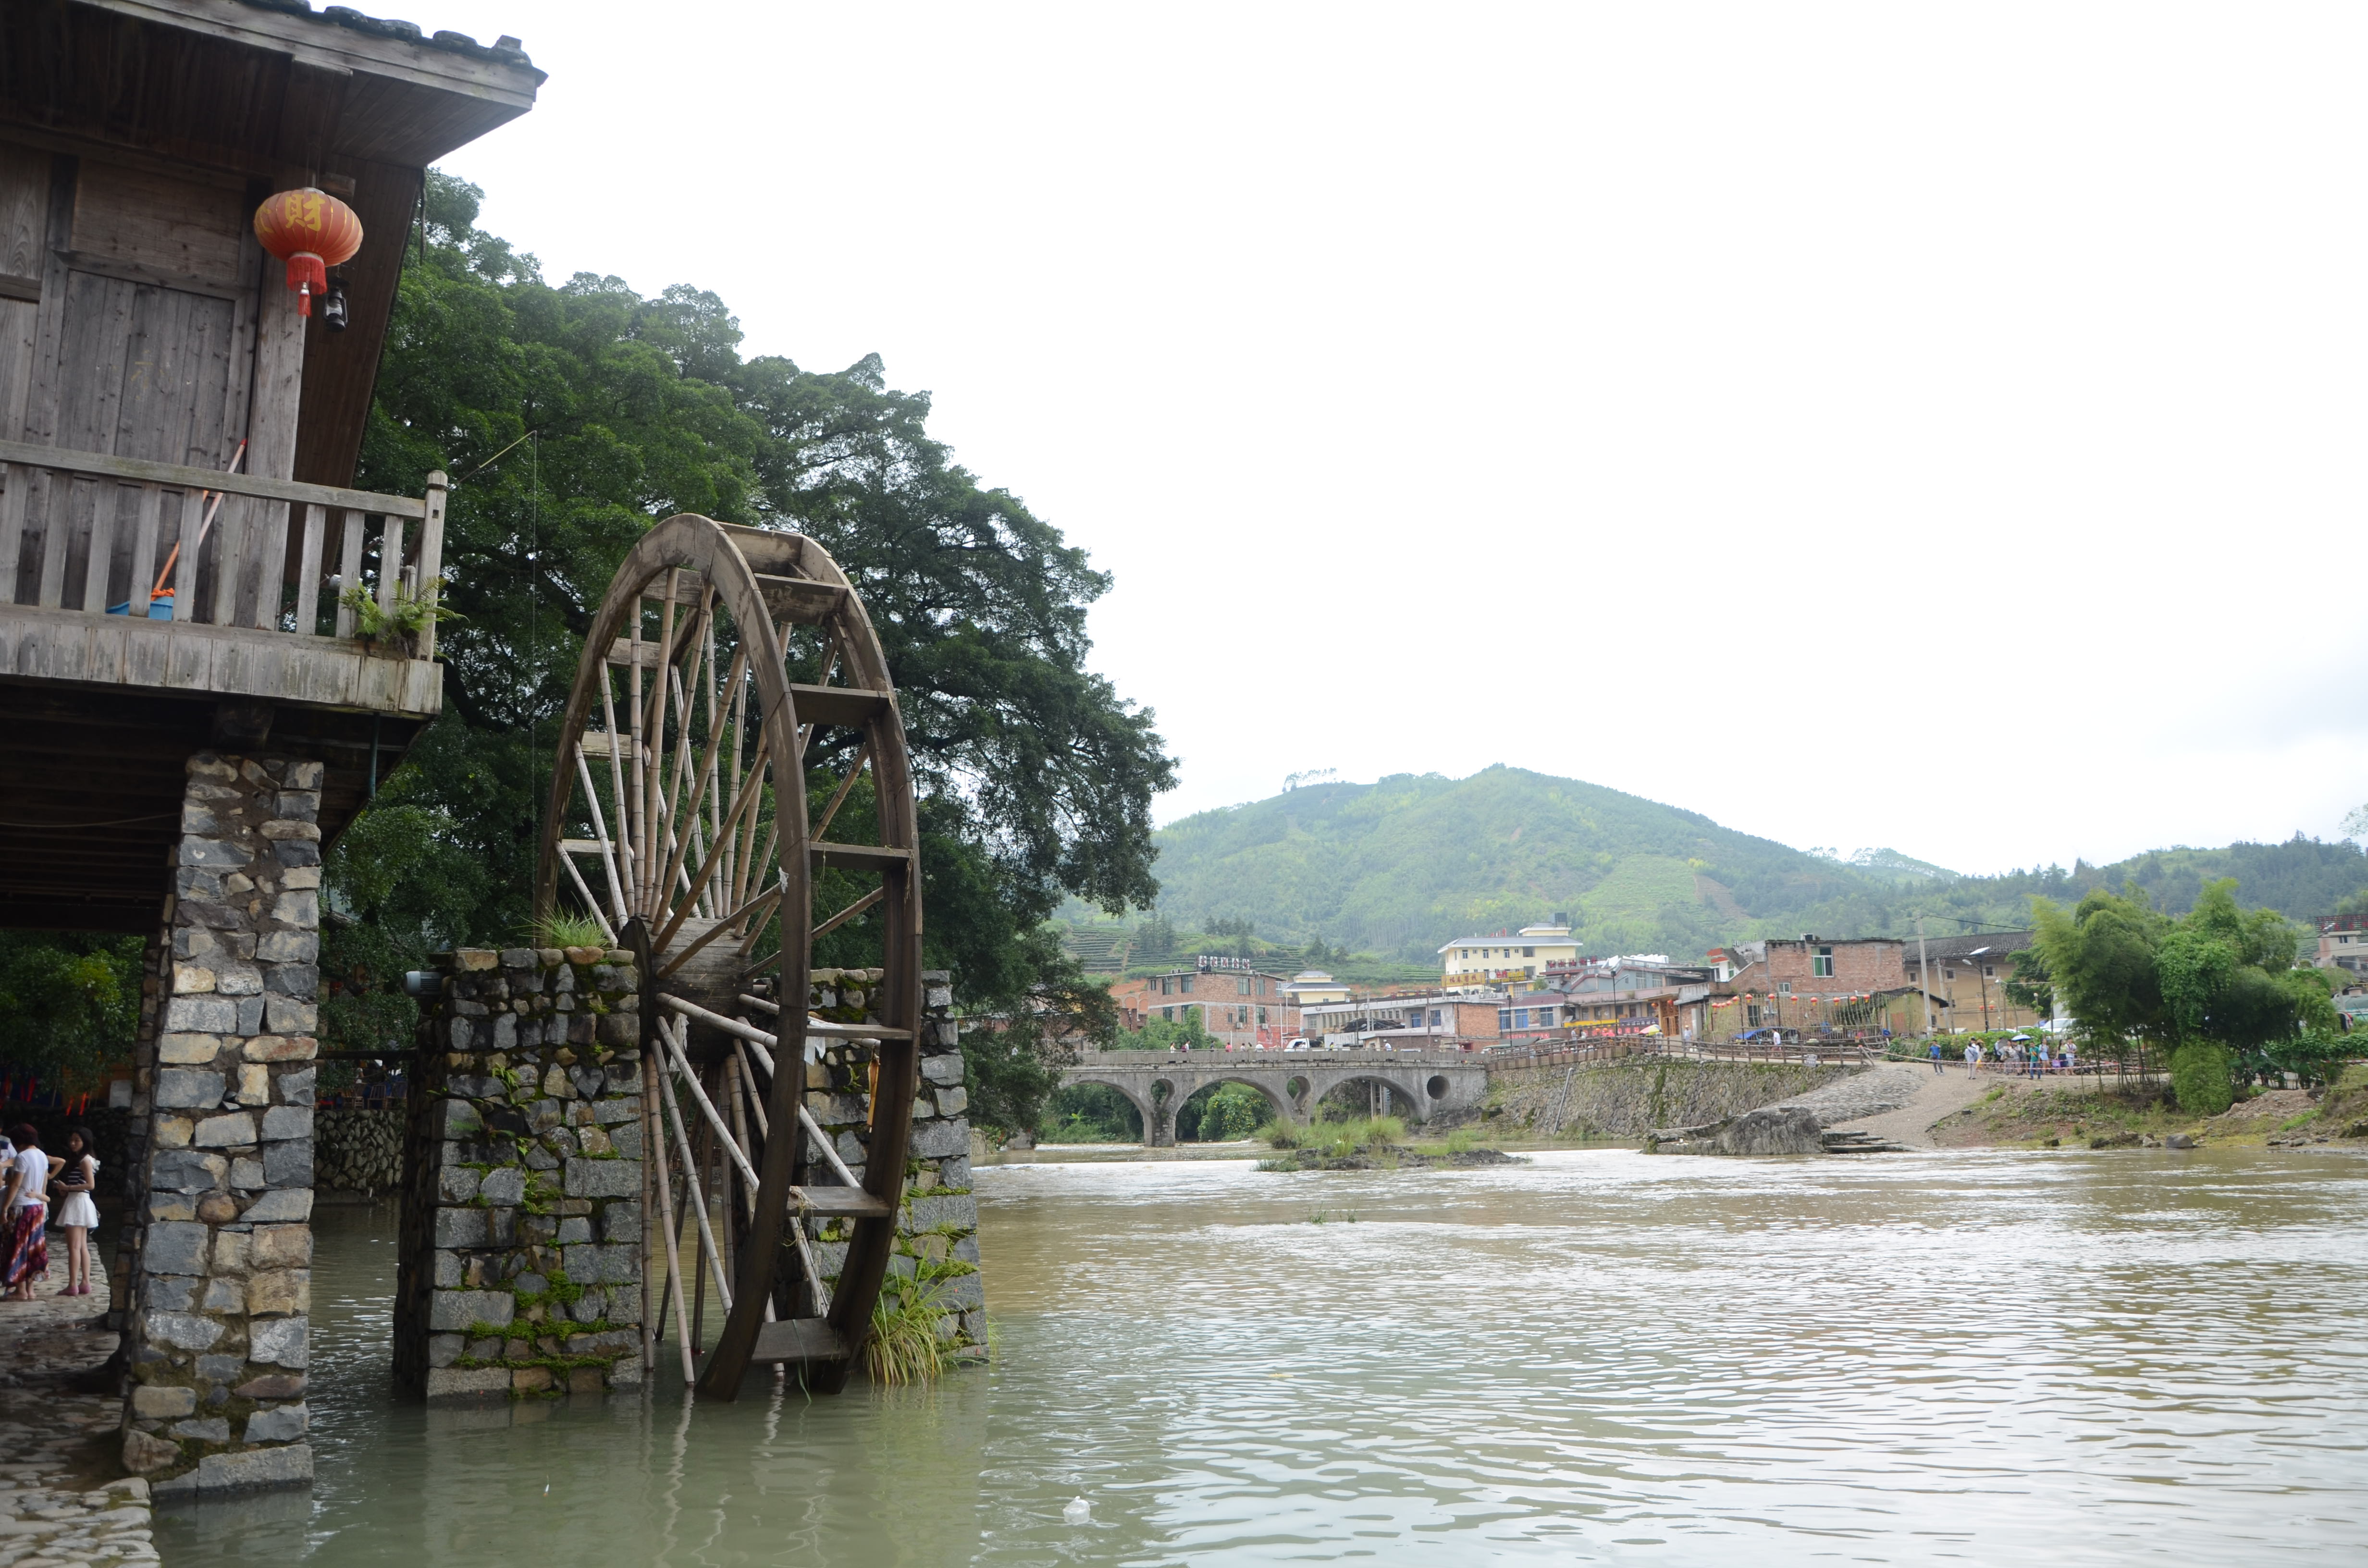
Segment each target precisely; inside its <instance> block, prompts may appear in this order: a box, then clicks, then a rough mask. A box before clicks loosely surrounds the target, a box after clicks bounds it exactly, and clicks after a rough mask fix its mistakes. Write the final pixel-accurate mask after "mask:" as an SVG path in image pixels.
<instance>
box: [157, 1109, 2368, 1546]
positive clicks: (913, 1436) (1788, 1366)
mask: <svg viewBox="0 0 2368 1568" xmlns="http://www.w3.org/2000/svg"><path fill="white" fill-rule="evenodd" d="M976 1180H977V1185H978V1192H979V1196H980V1199H981V1206H982V1210H983V1215H984V1218H983V1223H982V1244H983V1247H984V1252H985V1275H986V1289H987V1300H988V1305H989V1307H990V1309H991V1311H992V1312H993V1314H994V1317H995V1319H996V1324H997V1325H998V1334H999V1338H998V1342H997V1344H996V1363H995V1365H994V1367H993V1369H990V1370H984V1371H981V1370H973V1371H968V1372H964V1373H961V1374H958V1375H956V1376H954V1377H952V1378H951V1379H950V1380H949V1381H944V1382H942V1383H940V1384H939V1385H938V1386H936V1387H934V1388H929V1389H919V1390H914V1389H905V1390H894V1391H875V1390H871V1389H870V1388H868V1387H865V1386H863V1385H861V1384H858V1385H856V1387H855V1388H854V1389H853V1390H851V1391H850V1392H848V1393H847V1394H845V1395H842V1396H840V1397H837V1398H827V1399H817V1400H813V1401H808V1400H806V1399H805V1398H804V1397H803V1396H802V1395H801V1394H799V1393H797V1392H794V1391H792V1392H790V1393H788V1394H787V1395H785V1396H784V1395H772V1394H768V1393H766V1392H762V1389H761V1386H760V1385H752V1390H751V1392H750V1393H749V1394H748V1395H746V1396H744V1398H743V1399H742V1400H741V1401H740V1403H737V1404H735V1405H723V1404H718V1403H712V1402H710V1403H702V1404H700V1406H699V1407H698V1408H697V1409H695V1410H693V1409H689V1408H687V1406H686V1404H685V1402H684V1400H683V1398H682V1396H681V1395H680V1393H679V1392H673V1391H668V1392H664V1393H662V1394H661V1395H660V1396H659V1397H657V1398H655V1399H654V1400H651V1401H648V1402H643V1401H641V1400H632V1401H614V1402H609V1403H605V1404H603V1403H598V1402H581V1403H575V1404H570V1405H559V1406H553V1405H550V1404H541V1403H536V1404H529V1405H524V1406H520V1407H518V1408H516V1409H514V1410H513V1409H508V1408H503V1409H496V1410H491V1411H479V1412H466V1413H462V1412H444V1411H438V1412H434V1413H430V1412H427V1411H425V1410H423V1409H421V1408H419V1407H417V1406H416V1405H406V1404H404V1403H398V1402H397V1401H395V1400H394V1399H393V1397H392V1396H391V1395H390V1394H389V1393H388V1392H387V1388H388V1370H387V1367H388V1354H387V1348H386V1335H387V1332H388V1323H389V1312H388V1307H387V1299H388V1293H389V1290H390V1289H391V1286H392V1282H393V1272H394V1236H395V1225H394V1217H393V1212H392V1210H384V1209H381V1210H343V1211H337V1210H324V1212H323V1214H322V1216H321V1224H320V1239H319V1257H318V1259H317V1263H316V1268H315V1272H314V1275H313V1299H314V1304H315V1312H316V1317H315V1331H314V1345H315V1348H314V1360H313V1395H312V1407H313V1437H314V1441H315V1443H316V1445H317V1447H318V1452H319V1460H318V1462H319V1467H320V1479H319V1483H318V1484H317V1486H316V1487H315V1489H314V1492H313V1495H312V1496H311V1497H310V1498H309V1499H307V1498H302V1497H288V1496H283V1497H279V1498H268V1499H264V1500H262V1501H260V1502H248V1503H244V1504H237V1505H212V1506H203V1507H199V1508H194V1509H183V1510H177V1511H174V1512H170V1513H167V1514H165V1515H161V1516H160V1517H159V1521H158V1530H157V1544H158V1546H159V1548H160V1549H161V1551H163V1554H164V1558H165V1563H166V1564H167V1565H168V1568H184V1565H189V1568H194V1565H198V1564H217V1563H219V1564H224V1565H228V1564H233V1563H235V1564H255V1563H264V1562H316V1563H324V1564H347V1563H351V1564H377V1563H390V1564H392V1563H400V1564H404V1565H405V1568H426V1565H434V1568H453V1565H461V1568H466V1565H472V1564H479V1563H485V1564H492V1563H504V1564H525V1563H541V1562H551V1563H564V1564H597V1565H602V1568H608V1565H616V1568H627V1565H639V1564H644V1563H667V1564H738V1563H768V1564H769V1563H783V1564H847V1565H850V1568H885V1565H889V1564H928V1565H934V1564H952V1563H982V1564H1015V1565H1016V1564H1040V1563H1041V1564H1057V1563H1068V1562H1091V1563H1145V1564H1152V1563H1170V1562H1193V1563H1309V1562H1382V1563H1419V1564H1424V1565H1426V1568H1427V1565H1430V1564H1442V1563H1446V1564H1452V1563H1479V1562H1655V1563H1697V1562H1698V1563H1717V1564H1734V1563H1746V1564H1750V1565H1752V1568H1767V1565H1772V1564H1782V1563H1794V1562H1801V1563H1807V1562H1817V1563H1842V1562H1969V1563H2000V1562H2016V1561H2018V1560H2019V1561H2023V1562H2048V1563H2050V1564H2066V1563H2109V1562H2111V1563H2119V1562H2214V1563H2218V1562H2268V1561H2271V1560H2272V1559H2275V1560H2276V1561H2278V1562H2281V1563H2294V1562H2305V1563H2306V1562H2352V1563H2356V1562H2362V1561H2363V1560H2368V1463H2363V1449H2368V1160H2363V1159H2359V1158H2354V1157H2349V1156H2340V1155H2339V1156H2329V1155H2324V1154H2322V1155H2317V1156H2312V1155H2305V1154H2299V1153H2280V1152H2274V1151H2269V1152H2264V1151H2234V1150H2232V1151H2215V1150H2203V1151H2197V1152H2194V1153H2173V1152H2169V1151H2148V1150H2133V1151H2123V1152H2114V1153H2044V1154H2043V1153H1951V1154H1945V1155H1941V1154H1934V1155H1895V1156H1867V1157H1863V1158H1861V1159H1857V1160H1844V1159H1840V1158H1828V1159H1822V1160H1786V1161H1773V1160H1771V1161H1727V1160H1705V1159H1686V1158H1676V1157H1668V1156H1663V1157H1659V1158H1652V1157H1647V1156H1644V1155H1640V1154H1635V1153H1627V1152H1624V1151H1602V1152H1575V1153H1545V1154H1541V1155H1538V1156H1536V1157H1535V1158H1534V1160H1533V1162H1532V1163H1531V1164H1528V1165H1520V1166H1514V1167H1508V1168H1500V1169H1494V1170H1482V1171H1470V1172H1456V1173H1445V1172H1439V1173H1434V1172H1372V1173H1357V1174H1333V1175H1261V1174H1259V1173H1258V1172H1256V1171H1255V1170H1254V1169H1252V1167H1251V1165H1249V1164H1248V1163H1247V1162H1243V1163H1238V1164H1235V1163H1205V1164H1202V1163H1195V1164H1138V1165H1114V1164H1096V1165H1005V1166H999V1167H982V1168H981V1169H980V1170H979V1171H978V1172H977V1176H976ZM1319 1216H1320V1218H1321V1220H1322V1221H1323V1222H1321V1223H1317V1222H1315V1221H1317V1219H1318V1218H1319ZM711 1325H712V1318H711ZM1079 1496H1082V1497H1084V1498H1086V1499H1087V1501H1088V1502H1089V1503H1090V1505H1091V1507H1092V1515H1091V1518H1090V1520H1089V1521H1088V1522H1087V1523H1084V1524H1081V1525H1072V1524H1068V1523H1065V1522H1064V1520H1063V1517H1062V1508H1063V1506H1064V1504H1066V1503H1068V1502H1069V1501H1070V1500H1071V1499H1072V1498H1075V1497H1079Z"/></svg>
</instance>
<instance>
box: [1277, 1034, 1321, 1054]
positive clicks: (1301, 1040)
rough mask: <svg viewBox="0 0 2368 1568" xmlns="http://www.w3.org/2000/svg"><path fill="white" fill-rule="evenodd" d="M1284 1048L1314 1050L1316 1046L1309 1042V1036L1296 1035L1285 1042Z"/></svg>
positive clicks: (1287, 1049) (1288, 1049) (1289, 1049)
mask: <svg viewBox="0 0 2368 1568" xmlns="http://www.w3.org/2000/svg"><path fill="white" fill-rule="evenodd" d="M1282 1049H1283V1050H1285V1051H1313V1050H1315V1046H1313V1045H1311V1044H1309V1043H1308V1040H1307V1037H1306V1036H1305V1035H1294V1036H1292V1038H1291V1039H1290V1040H1287V1041H1285V1042H1284V1043H1283V1047H1282Z"/></svg>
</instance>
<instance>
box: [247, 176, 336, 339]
mask: <svg viewBox="0 0 2368 1568" xmlns="http://www.w3.org/2000/svg"><path fill="white" fill-rule="evenodd" d="M255 237H256V239H258V240H261V241H262V242H263V248H264V249H265V250H268V251H269V252H270V253H271V254H272V255H273V256H278V257H279V259H280V260H282V261H284V262H286V263H287V264H288V287H290V289H293V290H296V313H297V314H299V315H305V316H309V315H311V314H312V313H313V295H315V294H325V293H327V292H328V291H329V268H331V267H342V266H344V265H345V264H346V263H347V262H348V261H351V260H352V259H353V257H354V253H355V252H356V251H358V250H359V249H361V248H362V221H361V220H360V219H359V218H357V217H355V216H354V210H353V209H352V208H350V207H348V206H347V205H346V204H345V203H344V202H342V201H340V200H338V199H336V197H334V196H331V195H330V194H329V193H328V192H327V191H325V190H314V189H313V188H312V187H309V186H308V187H305V188H304V189H302V190H283V191H281V192H279V194H278V195H277V196H274V197H271V198H269V199H267V200H266V201H265V202H264V204H263V205H262V206H260V207H258V208H256V210H255ZM334 324H335V323H332V325H334Z"/></svg>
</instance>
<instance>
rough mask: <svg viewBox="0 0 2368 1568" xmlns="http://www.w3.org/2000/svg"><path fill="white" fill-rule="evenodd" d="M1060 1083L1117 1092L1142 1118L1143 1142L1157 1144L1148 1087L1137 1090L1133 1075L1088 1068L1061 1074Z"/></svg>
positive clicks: (1155, 1119) (1155, 1115)
mask: <svg viewBox="0 0 2368 1568" xmlns="http://www.w3.org/2000/svg"><path fill="white" fill-rule="evenodd" d="M1061 1081H1062V1082H1063V1083H1064V1084H1094V1085H1099V1086H1100V1087H1102V1088H1105V1089H1113V1090H1115V1091H1117V1093H1118V1096H1119V1097H1120V1098H1121V1099H1122V1100H1124V1101H1126V1103H1127V1104H1129V1105H1131V1106H1133V1108H1134V1114H1135V1115H1136V1116H1138V1117H1140V1118H1142V1119H1143V1141H1144V1143H1145V1144H1146V1145H1150V1144H1155V1143H1156V1142H1158V1129H1159V1113H1158V1111H1157V1110H1156V1109H1155V1108H1153V1106H1152V1104H1151V1100H1150V1097H1149V1096H1150V1089H1149V1086H1148V1085H1144V1086H1142V1087H1140V1088H1138V1086H1137V1080H1136V1079H1135V1077H1134V1075H1133V1074H1120V1073H1097V1072H1094V1071H1093V1070H1092V1069H1090V1068H1084V1069H1077V1070H1073V1071H1071V1072H1067V1073H1064V1074H1061Z"/></svg>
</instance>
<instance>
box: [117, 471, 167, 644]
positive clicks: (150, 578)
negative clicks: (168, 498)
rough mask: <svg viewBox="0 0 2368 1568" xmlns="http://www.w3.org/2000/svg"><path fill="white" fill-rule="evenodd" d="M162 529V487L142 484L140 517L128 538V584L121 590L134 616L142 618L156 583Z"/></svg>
mask: <svg viewBox="0 0 2368 1568" xmlns="http://www.w3.org/2000/svg"><path fill="white" fill-rule="evenodd" d="M164 531H165V487H164V486H163V485H161V484H143V485H142V486H141V487H140V521H139V523H138V524H137V526H136V531H135V532H134V533H133V535H132V538H131V575H130V577H129V578H128V581H129V583H130V584H131V585H130V586H129V587H128V588H126V589H125V590H124V594H125V599H124V602H125V604H126V605H127V606H128V611H127V613H129V614H130V615H131V616H132V617H133V618H134V619H142V620H144V619H147V616H148V597H149V595H150V594H151V593H152V592H154V589H155V586H156V550H157V540H159V538H160V537H161V536H162V535H163V533H164Z"/></svg>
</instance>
